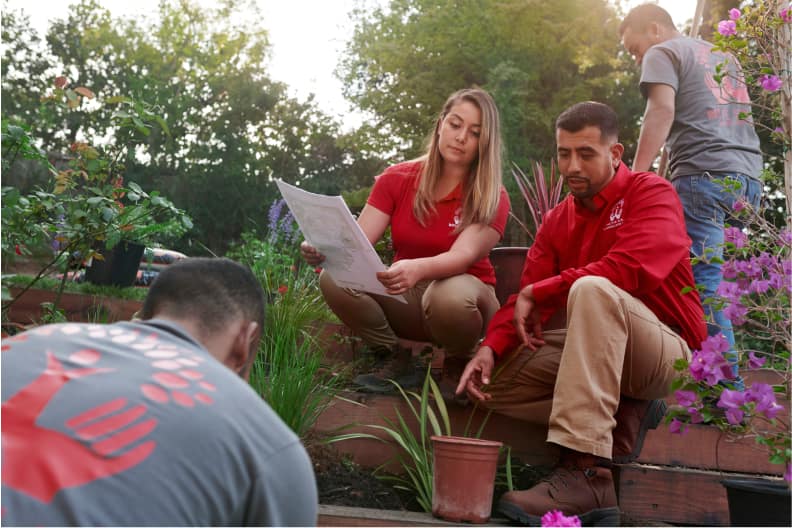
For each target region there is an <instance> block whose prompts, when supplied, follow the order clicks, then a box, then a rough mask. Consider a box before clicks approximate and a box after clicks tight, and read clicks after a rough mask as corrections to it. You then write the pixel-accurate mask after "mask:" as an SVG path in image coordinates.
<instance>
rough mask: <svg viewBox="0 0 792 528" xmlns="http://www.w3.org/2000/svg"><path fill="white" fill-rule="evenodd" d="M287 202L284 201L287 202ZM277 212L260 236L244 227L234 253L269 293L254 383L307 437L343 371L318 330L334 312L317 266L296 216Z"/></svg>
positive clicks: (331, 397) (299, 431)
mask: <svg viewBox="0 0 792 528" xmlns="http://www.w3.org/2000/svg"><path fill="white" fill-rule="evenodd" d="M281 207H282V206H281ZM281 207H278V208H277V210H276V211H275V212H274V213H272V214H271V217H272V218H275V220H274V221H273V228H272V229H271V230H270V234H269V236H265V237H262V238H263V239H262V238H260V237H259V236H258V235H257V234H255V233H253V232H248V233H244V234H243V235H242V242H241V243H240V244H237V245H236V246H235V247H233V248H232V250H230V251H229V253H228V256H229V257H231V258H234V259H236V260H238V261H239V262H242V263H244V264H246V265H248V266H249V267H250V269H251V271H252V272H253V274H254V275H255V276H256V277H257V278H258V280H259V282H260V283H261V285H262V288H263V289H264V291H265V292H266V294H267V320H266V325H265V328H264V335H263V337H262V342H261V348H260V350H259V355H258V357H257V358H256V361H255V363H254V365H253V369H252V371H251V374H250V384H251V386H252V387H253V388H254V389H255V390H256V391H257V392H258V393H259V394H261V396H262V397H263V398H264V399H265V400H267V402H268V403H269V405H270V406H271V407H272V408H273V410H274V411H275V412H276V413H277V414H278V416H280V417H281V419H282V420H283V421H284V422H286V424H287V425H289V427H291V429H292V430H293V431H294V432H295V433H296V434H297V435H298V436H300V437H301V438H302V437H304V436H305V435H306V433H308V431H309V430H310V429H311V427H312V426H313V425H314V423H315V422H316V420H317V418H318V417H319V415H320V414H321V413H322V411H323V410H324V409H325V408H326V407H327V406H328V405H329V404H330V402H331V401H332V400H333V398H334V397H335V396H336V394H337V393H338V391H339V390H340V387H341V382H342V379H343V377H342V376H341V375H339V373H337V372H333V371H332V370H329V369H326V368H325V366H324V365H323V359H324V358H323V353H322V351H323V347H324V345H325V343H322V342H320V341H319V339H317V337H316V336H315V335H314V333H315V329H316V328H318V327H319V326H320V325H321V323H322V321H326V320H328V319H329V318H330V316H329V309H328V308H327V305H326V304H325V303H324V301H323V299H322V295H321V293H320V291H319V288H318V284H317V275H316V273H315V272H314V271H313V269H309V268H308V267H305V266H300V265H299V264H298V261H297V260H296V259H297V246H296V242H297V237H298V235H299V233H296V234H295V231H294V229H295V226H294V225H293V223H294V220H293V218H289V217H288V216H287V217H286V218H285V219H284V217H282V216H281Z"/></svg>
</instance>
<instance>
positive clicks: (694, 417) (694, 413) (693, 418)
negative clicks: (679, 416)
mask: <svg viewBox="0 0 792 528" xmlns="http://www.w3.org/2000/svg"><path fill="white" fill-rule="evenodd" d="M687 412H688V414H689V415H690V423H694V424H698V423H701V422H703V421H704V415H703V414H701V412H700V411H699V410H698V409H697V408H695V407H688V409H687Z"/></svg>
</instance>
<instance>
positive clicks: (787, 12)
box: [778, 7, 792, 24]
mask: <svg viewBox="0 0 792 528" xmlns="http://www.w3.org/2000/svg"><path fill="white" fill-rule="evenodd" d="M778 16H780V17H781V20H783V21H784V22H786V23H787V24H789V23H790V22H792V9H790V8H788V7H785V8H784V9H782V10H781V11H779V12H778Z"/></svg>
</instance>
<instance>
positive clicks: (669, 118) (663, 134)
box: [632, 102, 674, 172]
mask: <svg viewBox="0 0 792 528" xmlns="http://www.w3.org/2000/svg"><path fill="white" fill-rule="evenodd" d="M673 122H674V111H673V110H669V109H666V108H662V107H653V106H652V104H651V102H650V103H649V104H647V108H646V113H645V114H644V120H643V124H642V125H641V135H640V136H639V137H638V148H637V149H636V151H635V160H634V161H633V166H632V170H634V171H635V172H646V171H649V170H650V169H651V168H652V162H653V161H654V160H655V158H656V157H657V153H658V152H660V148H661V147H662V146H663V144H664V143H665V141H666V138H668V133H669V132H670V131H671V125H672V124H673Z"/></svg>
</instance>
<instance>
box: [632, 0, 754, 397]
mask: <svg viewBox="0 0 792 528" xmlns="http://www.w3.org/2000/svg"><path fill="white" fill-rule="evenodd" d="M619 31H620V34H621V38H622V43H623V45H624V48H625V49H626V50H627V51H628V52H629V53H630V54H631V55H632V56H633V57H634V58H635V61H636V62H637V63H638V64H639V65H640V66H641V81H640V87H641V93H642V94H643V96H644V97H645V98H646V111H645V113H644V120H643V125H642V126H641V134H640V136H639V138H638V148H637V150H636V153H635V160H634V162H633V167H632V168H633V170H634V171H647V170H650V168H651V166H652V162H653V161H654V159H655V158H656V157H657V153H658V151H659V150H660V148H661V147H662V146H663V144H664V143H665V145H666V149H667V150H668V151H669V152H670V155H669V161H670V163H669V166H670V175H671V176H670V177H671V183H672V184H673V186H674V188H675V189H676V191H677V193H678V194H679V199H680V200H681V201H682V207H683V208H684V211H685V224H686V225H687V232H688V235H689V236H690V238H691V240H692V246H691V251H692V253H693V255H694V256H695V257H703V258H702V260H701V261H699V262H697V263H696V264H694V266H693V276H694V278H695V279H696V283H697V284H698V285H699V286H701V287H703V289H702V290H701V297H702V299H704V300H706V299H710V298H714V297H716V295H715V292H716V290H717V288H718V285H719V284H720V282H721V279H722V277H723V271H722V268H721V264H720V260H721V259H722V257H723V246H722V244H723V228H724V223H725V222H727V221H728V223H729V224H731V225H733V226H741V223H740V222H739V221H738V220H737V219H735V218H732V217H731V216H730V215H729V212H730V211H731V210H732V206H733V203H734V202H735V201H737V200H741V201H745V202H746V203H748V204H750V206H751V207H753V208H754V209H755V210H756V209H758V207H759V202H760V200H761V194H762V184H761V182H760V181H759V174H760V172H761V170H762V154H761V151H760V150H759V137H758V136H757V135H756V131H755V130H754V126H753V123H752V121H751V120H750V119H741V118H740V114H741V113H746V114H749V113H750V112H751V101H750V99H749V97H748V90H747V88H746V86H745V82H744V80H743V76H742V72H741V70H740V65H739V64H738V63H737V61H736V59H735V58H734V57H732V56H730V55H726V54H724V53H722V52H719V51H713V46H712V44H710V43H709V42H706V41H703V40H700V39H694V38H690V37H686V36H684V35H682V34H681V33H680V32H679V31H677V29H676V27H675V26H674V21H673V20H672V19H671V16H670V15H669V14H668V12H667V11H665V10H664V9H663V8H661V7H659V6H657V5H654V4H644V5H640V6H637V7H635V8H634V9H632V10H631V11H630V12H629V13H628V14H627V16H626V17H625V18H624V20H623V21H622V23H621V26H620V28H619ZM723 63H726V66H725V67H724V69H723V71H722V72H721V74H723V80H722V82H721V83H718V82H717V81H716V80H715V79H716V78H717V76H718V75H719V74H718V72H717V71H716V66H717V65H718V64H723ZM727 182H736V183H737V184H739V190H737V191H736V192H732V190H731V189H730V186H731V185H732V184H731V183H728V184H727ZM725 184H726V185H725ZM704 308H705V310H706V313H707V316H708V321H709V323H708V325H707V332H708V334H709V335H716V334H718V333H719V332H720V333H723V335H724V337H726V340H727V341H728V342H729V348H730V353H729V354H728V358H729V361H730V362H731V363H732V364H733V367H732V368H733V371H734V373H735V374H737V365H736V361H737V353H736V351H735V348H734V331H733V330H732V324H731V321H730V320H729V319H728V318H727V317H726V316H725V315H724V314H723V312H722V311H721V310H719V309H715V307H714V306H713V305H711V304H708V303H705V306H704ZM734 383H735V384H736V386H737V387H738V388H739V387H741V386H742V380H741V379H740V378H737V379H736V381H735V382H734Z"/></svg>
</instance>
